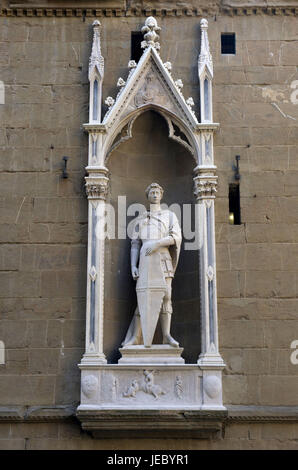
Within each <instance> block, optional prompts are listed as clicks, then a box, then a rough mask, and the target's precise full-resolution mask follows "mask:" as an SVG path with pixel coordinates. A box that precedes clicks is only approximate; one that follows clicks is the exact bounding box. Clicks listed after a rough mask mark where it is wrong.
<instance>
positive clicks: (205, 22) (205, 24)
mask: <svg viewBox="0 0 298 470" xmlns="http://www.w3.org/2000/svg"><path fill="white" fill-rule="evenodd" d="M200 26H201V29H205V30H206V31H207V29H208V20H206V18H202V19H201V21H200Z"/></svg>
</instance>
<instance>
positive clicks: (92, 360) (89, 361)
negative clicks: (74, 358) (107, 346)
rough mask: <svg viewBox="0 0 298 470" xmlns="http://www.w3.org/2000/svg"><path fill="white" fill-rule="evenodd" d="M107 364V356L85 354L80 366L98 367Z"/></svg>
mask: <svg viewBox="0 0 298 470" xmlns="http://www.w3.org/2000/svg"><path fill="white" fill-rule="evenodd" d="M106 363H107V360H106V356H105V355H104V354H103V353H102V354H96V353H85V354H84V356H83V357H82V359H81V363H80V364H78V366H79V367H80V366H81V365H82V366H86V365H87V366H92V365H94V366H96V365H102V364H106Z"/></svg>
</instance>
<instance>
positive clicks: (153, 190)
mask: <svg viewBox="0 0 298 470" xmlns="http://www.w3.org/2000/svg"><path fill="white" fill-rule="evenodd" d="M145 193H146V196H147V199H148V201H149V202H150V203H151V204H158V203H160V201H161V199H162V197H163V188H162V187H161V186H160V185H159V184H158V183H151V184H150V185H149V186H148V188H146V190H145Z"/></svg>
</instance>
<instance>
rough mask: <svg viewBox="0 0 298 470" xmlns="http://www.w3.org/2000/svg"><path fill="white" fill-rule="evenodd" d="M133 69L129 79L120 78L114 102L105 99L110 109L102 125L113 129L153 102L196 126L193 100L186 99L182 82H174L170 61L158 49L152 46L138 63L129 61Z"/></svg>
mask: <svg viewBox="0 0 298 470" xmlns="http://www.w3.org/2000/svg"><path fill="white" fill-rule="evenodd" d="M129 67H130V72H129V75H128V78H127V80H126V82H125V81H124V80H123V79H122V78H119V79H118V86H119V87H120V91H119V93H118V95H117V98H116V100H115V101H114V100H113V99H112V98H111V97H109V98H107V99H106V104H109V105H110V107H109V110H108V112H107V113H106V115H105V117H104V119H103V122H102V124H103V125H105V126H106V128H107V129H111V128H113V127H114V125H116V123H119V122H121V121H123V120H124V119H125V117H126V116H128V115H130V114H131V113H132V112H133V111H136V110H138V109H140V108H142V107H143V106H147V107H148V105H150V104H151V105H154V106H155V107H160V108H161V109H163V110H165V111H167V112H169V113H170V114H173V115H176V116H178V117H179V118H180V119H181V120H182V121H183V122H184V123H185V125H186V126H188V127H190V128H196V126H197V125H198V121H197V118H196V116H195V113H194V111H193V110H192V106H193V100H192V98H189V99H187V100H185V98H184V96H183V94H182V91H181V88H182V87H183V84H182V81H181V80H177V81H174V79H173V77H172V75H171V72H170V69H171V64H170V63H169V62H166V63H163V62H162V60H161V58H160V56H159V54H158V52H157V50H156V48H155V47H154V46H151V45H149V47H147V48H146V50H145V52H144V53H143V55H142V57H141V59H140V61H139V63H138V64H136V63H135V62H134V61H130V62H129Z"/></svg>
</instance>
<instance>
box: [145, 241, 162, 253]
mask: <svg viewBox="0 0 298 470" xmlns="http://www.w3.org/2000/svg"><path fill="white" fill-rule="evenodd" d="M158 248H159V243H158V241H155V242H151V245H149V246H148V247H147V248H146V251H145V256H149V255H151V254H152V253H154V252H155V251H157V250H158Z"/></svg>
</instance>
